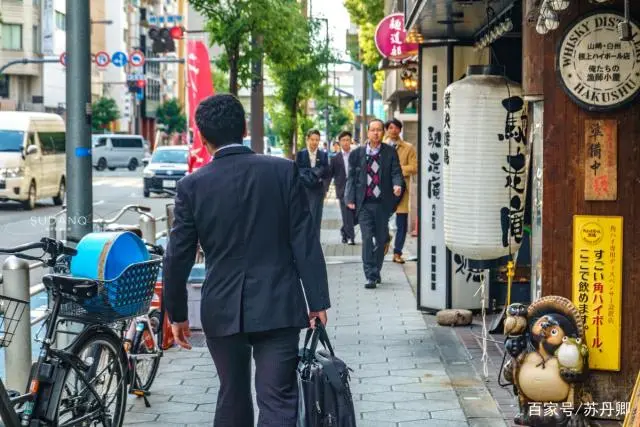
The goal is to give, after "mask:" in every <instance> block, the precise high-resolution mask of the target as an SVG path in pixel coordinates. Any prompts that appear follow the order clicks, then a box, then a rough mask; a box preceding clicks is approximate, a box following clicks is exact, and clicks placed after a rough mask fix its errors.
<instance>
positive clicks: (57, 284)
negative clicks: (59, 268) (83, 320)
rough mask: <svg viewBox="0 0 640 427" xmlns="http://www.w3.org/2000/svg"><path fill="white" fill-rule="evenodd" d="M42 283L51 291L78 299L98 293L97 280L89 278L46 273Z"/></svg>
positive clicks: (91, 296)
mask: <svg viewBox="0 0 640 427" xmlns="http://www.w3.org/2000/svg"><path fill="white" fill-rule="evenodd" d="M42 283H43V284H44V286H45V287H46V288H47V289H49V290H51V291H57V292H60V293H61V294H64V295H68V296H71V297H76V298H79V299H90V298H93V297H95V296H96V295H97V294H98V282H96V281H94V280H90V279H83V278H78V277H71V276H63V275H59V274H47V275H46V276H43V277H42Z"/></svg>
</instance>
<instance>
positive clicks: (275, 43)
mask: <svg viewBox="0 0 640 427" xmlns="http://www.w3.org/2000/svg"><path fill="white" fill-rule="evenodd" d="M189 3H191V5H192V6H193V7H194V9H195V10H196V11H198V12H200V13H201V14H202V15H203V16H205V17H206V18H207V24H206V29H207V31H208V32H209V41H210V44H211V45H213V44H218V45H220V46H222V48H223V52H222V55H220V57H219V58H217V59H216V60H215V66H216V68H218V69H219V70H221V71H222V72H223V73H228V75H229V92H231V93H233V94H235V95H237V94H238V89H239V88H240V87H249V85H250V83H251V81H252V79H253V78H254V76H253V73H252V69H251V64H252V62H253V61H254V60H255V59H257V58H258V57H259V56H261V55H265V54H266V55H267V56H270V57H275V58H279V60H281V58H280V57H281V56H282V55H283V53H284V52H285V51H286V49H283V48H284V47H286V45H288V44H290V43H295V42H296V41H295V40H293V39H292V38H291V32H290V19H291V16H292V13H294V12H295V10H294V7H296V8H297V1H295V0H189ZM252 34H259V35H261V39H262V44H261V45H254V44H252V37H251V36H252Z"/></svg>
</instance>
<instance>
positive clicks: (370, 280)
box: [344, 119, 405, 289]
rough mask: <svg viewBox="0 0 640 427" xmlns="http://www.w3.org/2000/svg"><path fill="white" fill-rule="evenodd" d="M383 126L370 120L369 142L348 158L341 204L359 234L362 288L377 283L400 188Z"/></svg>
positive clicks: (395, 158) (394, 158) (395, 159)
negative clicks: (353, 219) (354, 219)
mask: <svg viewBox="0 0 640 427" xmlns="http://www.w3.org/2000/svg"><path fill="white" fill-rule="evenodd" d="M383 134H384V123H383V122H382V121H381V120H377V119H376V120H372V121H371V122H369V125H368V126H367V135H368V137H369V139H368V140H367V142H366V143H365V144H363V145H362V146H360V147H358V148H356V149H355V150H353V152H352V153H351V154H350V155H349V175H348V178H347V187H346V191H345V196H344V197H345V203H346V204H347V207H348V208H349V209H353V210H355V213H356V217H357V218H358V224H360V232H361V233H362V264H363V266H364V274H365V276H366V278H367V283H366V285H365V287H366V288H367V289H375V288H376V286H377V285H378V284H379V283H381V278H380V270H381V269H382V263H383V262H384V245H385V243H386V242H387V240H388V238H389V218H390V217H391V215H392V214H393V212H394V210H395V209H396V206H397V205H398V202H399V201H400V197H401V196H402V189H403V188H404V185H405V183H404V178H403V176H402V169H401V168H400V161H399V160H398V153H396V150H394V149H393V148H392V147H391V146H389V145H388V144H383V143H382V136H383Z"/></svg>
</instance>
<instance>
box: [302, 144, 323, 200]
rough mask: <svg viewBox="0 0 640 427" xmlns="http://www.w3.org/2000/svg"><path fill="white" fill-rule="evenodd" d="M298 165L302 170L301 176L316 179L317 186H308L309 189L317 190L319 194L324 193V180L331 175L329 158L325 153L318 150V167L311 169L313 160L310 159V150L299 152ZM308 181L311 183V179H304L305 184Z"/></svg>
mask: <svg viewBox="0 0 640 427" xmlns="http://www.w3.org/2000/svg"><path fill="white" fill-rule="evenodd" d="M296 164H297V165H298V168H299V169H300V174H301V175H305V174H306V175H307V176H309V177H315V178H317V180H315V185H314V186H313V188H310V187H309V186H307V188H309V189H311V190H316V191H318V192H324V180H325V179H326V178H327V175H328V173H329V156H328V155H327V153H326V152H325V151H322V150H320V149H318V151H317V154H316V167H315V168H312V167H311V158H310V157H309V150H307V149H306V148H305V149H303V150H301V151H298V153H297V154H296ZM305 180H307V182H309V181H310V180H311V179H310V178H308V179H303V182H304V181H305Z"/></svg>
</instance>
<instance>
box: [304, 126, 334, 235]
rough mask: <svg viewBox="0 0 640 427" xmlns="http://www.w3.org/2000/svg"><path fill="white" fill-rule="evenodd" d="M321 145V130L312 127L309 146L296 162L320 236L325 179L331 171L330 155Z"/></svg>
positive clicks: (308, 133) (308, 141)
mask: <svg viewBox="0 0 640 427" xmlns="http://www.w3.org/2000/svg"><path fill="white" fill-rule="evenodd" d="M319 145H320V131H319V130H317V129H311V130H310V131H309V132H307V148H305V149H303V150H301V151H299V152H298V153H297V154H296V164H297V165H298V168H299V169H300V178H301V181H302V185H303V186H304V188H305V189H306V193H307V199H309V209H310V210H311V216H312V217H313V222H314V224H315V230H316V231H317V234H318V236H320V228H321V227H322V208H323V207H324V196H325V189H324V187H325V186H324V181H325V179H326V177H327V174H328V173H329V157H328V155H327V152H326V151H322V150H320V149H319V148H318V146H319Z"/></svg>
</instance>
